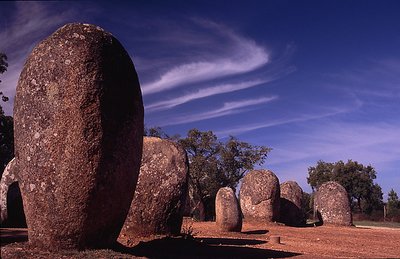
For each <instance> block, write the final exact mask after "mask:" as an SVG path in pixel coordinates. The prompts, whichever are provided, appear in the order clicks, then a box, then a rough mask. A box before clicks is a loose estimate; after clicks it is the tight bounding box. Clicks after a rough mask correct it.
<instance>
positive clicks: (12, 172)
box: [0, 158, 18, 225]
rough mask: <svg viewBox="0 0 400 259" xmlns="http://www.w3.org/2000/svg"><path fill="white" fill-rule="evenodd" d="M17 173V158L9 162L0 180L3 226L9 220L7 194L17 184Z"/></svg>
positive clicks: (0, 213) (0, 208) (0, 211)
mask: <svg viewBox="0 0 400 259" xmlns="http://www.w3.org/2000/svg"><path fill="white" fill-rule="evenodd" d="M17 182H18V179H17V173H16V163H15V158H13V159H12V160H11V161H10V162H8V164H7V166H6V168H5V169H4V171H3V174H2V176H1V180H0V215H1V218H0V219H1V221H0V223H1V224H2V225H3V224H4V222H5V221H6V220H7V219H8V211H7V194H8V191H9V189H10V186H11V185H12V184H13V183H17Z"/></svg>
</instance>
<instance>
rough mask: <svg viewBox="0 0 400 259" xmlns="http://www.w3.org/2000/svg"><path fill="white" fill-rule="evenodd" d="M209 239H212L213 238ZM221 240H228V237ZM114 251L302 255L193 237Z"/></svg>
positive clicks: (212, 255) (180, 254) (159, 255)
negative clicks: (216, 243)
mask: <svg viewBox="0 0 400 259" xmlns="http://www.w3.org/2000/svg"><path fill="white" fill-rule="evenodd" d="M207 239H209V240H210V239H212V238H207ZM217 239H218V238H217ZM221 240H225V241H226V239H221ZM229 240H230V239H229ZM246 241H247V240H246ZM250 241H256V240H250ZM259 242H263V241H259ZM243 244H245V242H243ZM246 244H248V243H246ZM114 251H117V252H120V253H125V254H130V255H134V256H144V257H148V258H285V257H292V256H297V255H301V254H299V253H291V252H284V251H277V250H271V249H260V248H251V247H235V246H229V245H227V244H223V245H209V244H206V243H205V242H203V243H201V242H198V241H196V240H193V239H192V240H190V239H183V238H171V237H165V238H162V239H156V240H152V241H149V242H140V243H139V244H138V245H136V246H134V247H132V248H128V247H125V246H123V245H121V244H119V245H118V246H116V247H115V248H114Z"/></svg>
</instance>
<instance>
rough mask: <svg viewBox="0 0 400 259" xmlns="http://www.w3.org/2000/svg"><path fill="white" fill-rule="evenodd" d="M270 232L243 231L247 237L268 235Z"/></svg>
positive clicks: (262, 230) (259, 230)
mask: <svg viewBox="0 0 400 259" xmlns="http://www.w3.org/2000/svg"><path fill="white" fill-rule="evenodd" d="M268 232H269V231H268V230H266V229H258V230H250V231H243V232H242V234H246V235H263V234H267V233H268Z"/></svg>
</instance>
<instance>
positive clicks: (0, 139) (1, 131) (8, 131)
mask: <svg viewBox="0 0 400 259" xmlns="http://www.w3.org/2000/svg"><path fill="white" fill-rule="evenodd" d="M7 67H8V63H7V56H6V55H5V54H4V53H0V74H3V73H4V72H5V71H7ZM0 82H1V80H0ZM0 96H1V100H2V101H3V102H7V101H8V97H7V96H5V95H4V94H3V92H0ZM13 157H14V126H13V118H12V117H11V116H5V115H4V111H3V107H2V106H1V102H0V174H3V170H4V168H5V167H6V166H7V163H8V162H9V161H10V160H11V159H12V158H13Z"/></svg>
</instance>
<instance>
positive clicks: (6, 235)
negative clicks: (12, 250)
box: [0, 228, 28, 246]
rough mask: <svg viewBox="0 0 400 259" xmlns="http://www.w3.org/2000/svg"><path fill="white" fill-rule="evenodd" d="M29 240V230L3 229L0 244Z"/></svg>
mask: <svg viewBox="0 0 400 259" xmlns="http://www.w3.org/2000/svg"><path fill="white" fill-rule="evenodd" d="M26 241H28V231H27V230H26V229H17V228H16V229H12V228H9V229H5V228H3V229H1V241H0V246H5V245H8V244H11V243H14V242H26Z"/></svg>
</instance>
